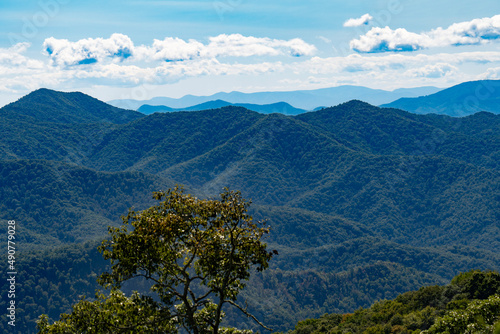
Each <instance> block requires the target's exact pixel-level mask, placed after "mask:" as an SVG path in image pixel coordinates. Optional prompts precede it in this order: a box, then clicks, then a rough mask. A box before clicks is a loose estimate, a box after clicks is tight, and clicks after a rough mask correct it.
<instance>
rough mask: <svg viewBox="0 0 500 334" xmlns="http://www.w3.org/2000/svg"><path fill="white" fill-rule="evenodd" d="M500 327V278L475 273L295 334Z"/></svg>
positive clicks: (303, 326)
mask: <svg viewBox="0 0 500 334" xmlns="http://www.w3.org/2000/svg"><path fill="white" fill-rule="evenodd" d="M494 328H496V329H497V331H500V274H498V273H497V272H481V271H470V272H467V273H463V274H460V275H457V276H456V277H455V278H453V280H452V281H451V283H450V284H448V285H446V286H428V287H422V288H421V289H419V290H418V291H412V292H406V293H404V294H401V295H399V296H397V297H396V298H395V299H393V300H383V301H379V302H377V303H375V304H374V305H372V306H371V307H370V308H368V309H359V310H357V311H355V312H354V313H353V314H343V315H342V314H335V313H333V314H325V315H323V316H321V317H320V318H319V319H308V320H303V321H300V322H299V323H298V324H297V325H296V326H295V330H293V331H290V332H289V334H310V333H331V334H334V333H353V334H356V333H374V334H375V333H388V334H389V333H401V334H404V333H407V334H409V333H421V332H422V331H424V333H427V334H431V333H436V334H437V333H450V334H455V333H456V334H461V333H493V330H494ZM495 333H497V332H495Z"/></svg>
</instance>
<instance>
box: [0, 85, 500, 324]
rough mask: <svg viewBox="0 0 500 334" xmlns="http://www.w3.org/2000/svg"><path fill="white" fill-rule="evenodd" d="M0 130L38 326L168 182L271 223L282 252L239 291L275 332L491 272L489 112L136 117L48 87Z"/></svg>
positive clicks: (5, 190) (2, 212)
mask: <svg viewBox="0 0 500 334" xmlns="http://www.w3.org/2000/svg"><path fill="white" fill-rule="evenodd" d="M0 127H1V129H2V133H3V134H4V136H2V138H0V175H1V177H2V186H1V187H0V197H1V198H3V199H4V200H3V201H2V202H1V203H0V218H1V219H3V220H11V219H15V220H16V222H17V224H18V226H19V229H18V231H17V234H16V238H17V241H18V245H19V247H20V249H22V250H23V252H24V253H26V254H27V255H26V256H25V257H24V258H23V257H21V259H20V261H21V263H25V264H26V265H24V266H23V270H26V272H25V275H26V277H33V279H30V283H29V284H28V283H26V285H25V286H24V287H23V290H22V291H23V294H24V295H26V296H31V295H37V294H38V292H37V291H39V290H40V289H42V288H41V287H40V286H39V285H38V286H37V283H36V282H43V284H45V285H46V286H45V285H44V287H43V291H51V294H52V297H50V298H48V297H47V298H46V297H44V296H43V294H42V295H41V297H40V298H41V299H40V302H39V303H38V304H37V303H35V302H31V299H29V298H28V297H26V300H25V301H24V302H21V300H23V299H19V300H20V302H21V303H26V304H23V305H22V307H21V308H22V309H23V310H26V311H25V312H26V313H23V314H20V315H19V316H20V317H21V318H22V319H25V320H26V322H27V323H29V324H31V326H33V319H35V318H36V316H37V313H36V312H38V314H40V313H41V312H45V313H49V315H50V316H51V317H57V315H58V312H61V311H67V310H68V308H69V305H71V303H72V302H74V300H75V299H77V298H78V295H80V294H86V295H87V296H91V295H92V294H93V289H95V287H96V285H95V282H92V281H91V280H92V277H94V278H95V275H96V273H98V272H99V271H102V270H103V268H104V265H103V264H102V262H99V261H97V260H96V261H94V262H92V263H95V264H94V267H89V269H88V270H87V269H85V270H83V269H82V268H81V267H78V263H80V262H79V261H77V259H81V258H83V259H85V258H89V259H95V258H97V257H98V255H97V254H96V251H95V247H90V246H89V243H91V244H92V243H98V242H99V240H101V239H102V238H105V237H106V234H107V233H106V230H107V226H108V225H113V226H117V225H118V224H119V221H120V215H124V214H126V213H127V209H128V208H130V207H135V208H136V209H142V208H146V207H148V206H149V205H151V204H152V203H153V201H152V199H151V193H152V191H154V190H161V189H163V190H165V189H166V188H169V187H172V186H174V185H175V184H183V185H184V186H185V189H186V191H187V192H190V193H194V194H195V195H197V196H201V197H210V196H214V195H216V194H218V193H219V192H220V191H221V190H222V189H223V188H224V187H226V186H227V187H230V188H231V189H234V190H241V192H242V194H243V196H244V197H245V198H247V199H250V200H252V206H251V210H252V214H253V215H254V217H255V218H256V219H266V220H267V221H268V223H269V225H270V226H271V229H272V232H271V233H270V236H269V239H268V244H269V247H272V248H273V249H277V250H278V251H279V253H280V255H279V256H277V257H276V258H275V259H273V261H272V266H271V268H270V269H269V270H267V271H266V272H265V273H263V274H258V275H254V276H253V277H252V279H251V281H250V282H249V285H248V289H247V290H246V291H245V293H244V294H243V296H244V297H245V298H246V299H247V301H248V305H249V309H250V310H252V311H253V312H255V313H256V314H258V315H260V319H262V321H263V322H264V323H267V324H269V325H270V326H271V327H273V328H274V329H275V330H281V331H285V330H288V329H291V328H292V327H293V326H294V324H295V323H296V322H297V321H298V320H300V319H305V318H310V317H313V316H319V315H321V314H323V313H325V312H352V311H354V310H355V309H356V308H358V307H361V306H363V307H367V306H369V305H371V303H372V302H373V301H375V300H378V299H381V298H393V297H395V296H396V295H397V294H399V293H402V292H405V291H409V290H411V289H415V288H418V287H420V286H422V285H423V284H436V283H439V284H444V283H445V282H447V281H448V280H450V279H451V278H452V277H453V276H455V275H456V274H457V273H458V272H460V271H466V270H469V269H493V270H498V269H500V268H499V265H498V264H499V263H500V255H499V254H500V253H499V249H500V227H499V225H498V221H500V204H499V203H500V196H499V194H500V189H499V185H500V173H499V167H500V166H499V163H500V135H499V134H500V131H499V130H500V115H495V114H493V113H490V112H477V113H475V114H473V115H470V116H467V117H460V118H457V117H449V116H445V115H436V114H426V115H419V114H415V113H409V112H407V111H403V110H400V109H395V108H380V107H376V106H373V105H370V104H368V103H366V102H362V101H359V100H353V101H349V102H346V103H343V104H340V105H338V106H335V107H330V108H324V109H321V110H318V111H312V112H307V113H301V114H299V115H296V116H287V115H283V114H280V113H272V114H262V113H257V112H254V111H251V110H248V109H246V108H243V107H237V106H226V107H222V108H216V109H210V110H202V111H178V112H167V113H154V114H151V115H144V114H142V113H140V112H137V111H134V110H125V109H119V108H116V107H112V106H109V105H107V104H105V103H103V102H101V101H98V100H96V99H94V98H92V97H90V96H88V95H85V94H82V93H62V92H56V91H51V90H47V89H41V90H37V91H34V92H32V93H31V94H29V95H27V96H25V97H24V98H22V99H20V100H19V101H17V102H14V103H12V104H10V105H7V106H5V107H3V108H1V109H0ZM82 245H84V246H82ZM54 249H56V250H55V251H51V250H54ZM21 254H22V253H21ZM64 254H67V255H64ZM68 258H75V264H74V265H73V264H72V262H71V261H68V260H67V259H68ZM28 264H29V265H28ZM45 268H52V269H51V270H50V271H47V270H46V269H45ZM51 272H52V273H58V274H57V275H56V276H54V277H52V276H50V277H48V276H47V275H52V274H51ZM56 278H57V279H56ZM2 284H6V283H5V282H4V283H2ZM40 284H42V283H40ZM66 284H67V285H69V286H71V289H69V290H62V289H63V288H62V287H64V286H66ZM2 288H4V286H3V285H2ZM37 289H38V290H37ZM4 303H5V302H4V301H2V302H1V303H0V307H4V306H5V305H4ZM54 305H57V307H56V306H54ZM28 310H30V311H28ZM227 321H228V322H229V323H231V322H232V323H235V322H238V323H240V324H244V325H248V327H250V326H251V325H250V324H249V323H248V320H245V319H241V318H237V317H236V315H233V314H231V313H229V314H228V318H227ZM20 330H21V332H23V330H22V329H20ZM24 333H29V330H28V329H26V330H24Z"/></svg>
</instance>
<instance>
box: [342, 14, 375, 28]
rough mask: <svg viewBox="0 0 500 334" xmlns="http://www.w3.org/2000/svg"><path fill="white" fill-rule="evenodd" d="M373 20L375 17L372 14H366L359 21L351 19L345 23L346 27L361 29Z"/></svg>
mask: <svg viewBox="0 0 500 334" xmlns="http://www.w3.org/2000/svg"><path fill="white" fill-rule="evenodd" d="M372 20H373V16H371V15H370V14H365V15H363V16H361V17H360V18H357V19H349V20H347V21H345V22H344V27H360V26H362V25H368V24H369V23H370V22H371V21H372Z"/></svg>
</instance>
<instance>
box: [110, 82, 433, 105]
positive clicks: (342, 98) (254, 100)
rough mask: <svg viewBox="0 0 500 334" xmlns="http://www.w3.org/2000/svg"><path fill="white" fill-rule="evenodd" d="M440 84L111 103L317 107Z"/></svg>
mask: <svg viewBox="0 0 500 334" xmlns="http://www.w3.org/2000/svg"><path fill="white" fill-rule="evenodd" d="M439 90H440V89H439V88H436V87H418V88H401V89H396V90H394V91H386V90H381V89H371V88H367V87H362V86H349V85H344V86H338V87H331V88H322V89H316V90H297V91H285V92H257V93H242V92H230V93H225V92H221V93H217V94H213V95H210V96H194V95H186V96H184V97H182V98H179V99H176V98H168V97H156V98H153V99H150V100H144V101H138V100H131V99H128V100H127V99H124V100H112V101H109V102H108V103H109V104H111V105H113V106H116V107H120V108H125V109H134V110H137V109H138V108H139V107H141V106H142V105H145V104H147V105H152V106H161V105H162V106H168V107H170V108H174V109H179V108H181V109H182V108H188V107H192V106H194V105H198V104H201V103H205V102H210V101H216V100H222V101H227V102H229V103H232V104H241V103H245V104H254V105H262V104H274V103H279V102H285V103H288V104H290V105H292V106H294V107H295V108H299V109H305V110H313V109H316V108H318V107H330V106H335V105H338V104H340V103H344V102H347V101H350V100H354V99H358V100H363V101H365V102H368V103H371V104H373V105H380V104H383V103H389V102H392V101H394V100H397V99H399V98H402V97H417V96H422V95H428V94H433V93H436V92H438V91H439Z"/></svg>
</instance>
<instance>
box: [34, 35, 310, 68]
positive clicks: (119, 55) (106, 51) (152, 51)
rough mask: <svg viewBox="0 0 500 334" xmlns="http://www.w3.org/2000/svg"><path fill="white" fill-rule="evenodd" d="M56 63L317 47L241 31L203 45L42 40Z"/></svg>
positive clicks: (300, 51) (121, 38)
mask: <svg viewBox="0 0 500 334" xmlns="http://www.w3.org/2000/svg"><path fill="white" fill-rule="evenodd" d="M43 48H44V50H45V51H46V54H47V55H48V56H49V57H50V59H51V62H52V64H53V65H57V66H75V65H88V64H95V63H103V62H105V63H106V62H107V63H110V62H111V63H119V62H123V61H125V60H128V61H143V62H151V61H165V62H178V61H186V60H201V59H212V58H220V57H251V56H280V55H289V56H293V57H302V56H309V55H313V54H314V53H315V51H316V47H315V46H314V45H312V44H308V43H306V42H304V41H303V40H302V39H299V38H295V39H291V40H279V39H271V38H267V37H264V38H258V37H252V36H243V35H240V34H231V35H226V34H221V35H219V36H215V37H210V38H209V43H208V44H204V43H202V42H199V41H197V40H194V39H190V40H188V41H185V40H183V39H180V38H177V37H167V38H165V39H163V40H158V39H155V40H154V42H153V44H152V45H140V46H135V45H134V43H133V42H132V40H131V39H130V38H129V37H128V36H126V35H123V34H113V35H111V37H110V38H107V39H104V38H95V39H93V38H88V39H82V40H79V41H76V42H71V41H68V40H66V39H56V38H53V37H51V38H48V39H46V40H45V42H44V43H43Z"/></svg>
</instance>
